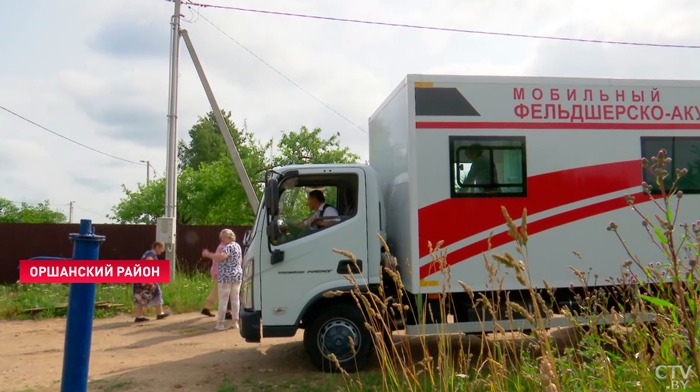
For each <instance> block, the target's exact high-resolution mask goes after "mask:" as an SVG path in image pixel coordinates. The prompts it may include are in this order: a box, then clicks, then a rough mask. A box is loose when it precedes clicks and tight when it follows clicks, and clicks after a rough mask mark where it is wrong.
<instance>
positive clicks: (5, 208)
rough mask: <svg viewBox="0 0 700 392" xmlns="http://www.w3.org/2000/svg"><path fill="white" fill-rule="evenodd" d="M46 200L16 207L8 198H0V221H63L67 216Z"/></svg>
mask: <svg viewBox="0 0 700 392" xmlns="http://www.w3.org/2000/svg"><path fill="white" fill-rule="evenodd" d="M50 205H51V204H50V203H49V201H48V200H44V202H43V203H38V204H37V205H35V206H33V205H29V204H27V203H22V204H21V205H20V207H17V206H16V205H15V203H13V202H12V201H10V200H7V199H4V198H0V223H65V222H66V221H67V220H68V218H67V217H66V215H65V214H63V213H62V212H58V211H54V210H52V209H51V207H50Z"/></svg>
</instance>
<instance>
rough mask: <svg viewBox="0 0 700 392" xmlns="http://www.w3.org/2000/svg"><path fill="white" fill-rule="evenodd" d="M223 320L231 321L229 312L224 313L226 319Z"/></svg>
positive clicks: (231, 317) (231, 316)
mask: <svg viewBox="0 0 700 392" xmlns="http://www.w3.org/2000/svg"><path fill="white" fill-rule="evenodd" d="M225 319H226V320H233V315H231V313H230V312H226V317H225Z"/></svg>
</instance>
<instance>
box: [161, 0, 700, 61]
mask: <svg viewBox="0 0 700 392" xmlns="http://www.w3.org/2000/svg"><path fill="white" fill-rule="evenodd" d="M166 1H169V2H172V1H173V0H166ZM187 4H188V5H191V6H195V7H201V8H214V9H223V10H230V11H241V12H252V13H259V14H269V15H279V16H291V17H296V18H306V19H318V20H326V21H333V22H345V23H359V24H367V25H376V26H388V27H400V28H408V29H420V30H435V31H445V32H452V33H465V34H480V35H495V36H503V37H515V38H530V39H544V40H554V41H568V42H584V43H596V44H609V45H630V46H648V47H657V48H678V49H700V45H679V44H656V43H648V42H630V41H608V40H599V39H586V38H570V37H557V36H549V35H535V34H517V33H503V32H497V31H483V30H468V29H457V28H448V27H437V26H422V25H414V24H406V23H391V22H380V21H370V20H362V19H349V18H336V17H330V16H321V15H309V14H297V13H291V12H280V11H267V10H259V9H252V8H241V7H232V6H224V5H215V4H205V3H195V2H192V1H189V2H188V3H187Z"/></svg>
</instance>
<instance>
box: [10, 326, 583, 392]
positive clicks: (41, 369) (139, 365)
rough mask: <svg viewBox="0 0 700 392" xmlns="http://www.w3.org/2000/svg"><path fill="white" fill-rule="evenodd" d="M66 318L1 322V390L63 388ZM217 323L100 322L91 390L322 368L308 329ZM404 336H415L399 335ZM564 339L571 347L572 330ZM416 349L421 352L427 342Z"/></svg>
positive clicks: (187, 384)
mask: <svg viewBox="0 0 700 392" xmlns="http://www.w3.org/2000/svg"><path fill="white" fill-rule="evenodd" d="M65 323H66V320H65V318H61V319H52V320H42V321H4V322H0V342H2V346H3V347H2V348H3V354H2V355H1V356H0V390H2V391H8V392H10V391H13V392H14V391H25V390H31V391H60V379H61V370H62V363H63V343H64V337H65ZM214 325H215V319H213V318H209V317H205V316H202V315H200V314H198V313H189V314H180V315H172V316H170V317H169V318H167V319H165V320H153V321H150V322H147V323H142V324H135V323H133V318H132V317H131V316H129V315H121V316H117V317H115V318H111V319H101V320H95V322H94V326H93V337H92V352H91V357H90V372H89V379H90V381H91V383H90V386H89V390H90V391H105V390H118V391H119V392H128V391H149V392H160V391H173V390H184V391H194V392H197V391H203V392H204V391H206V392H215V391H217V389H218V388H219V386H220V385H221V383H222V381H223V379H224V376H225V375H226V376H227V377H228V378H229V379H230V380H234V381H235V380H242V379H245V378H248V377H251V376H252V377H254V378H260V377H265V378H268V377H271V376H272V377H275V378H280V379H291V378H294V379H298V378H299V377H303V376H304V375H308V374H318V371H317V370H316V368H314V367H313V366H312V365H310V363H309V361H308V359H307V354H306V352H305V351H304V349H303V346H302V343H301V341H302V335H303V332H302V331H299V333H298V334H297V336H295V337H294V338H286V339H267V340H265V339H263V342H262V343H260V344H254V343H246V342H245V341H244V340H243V339H242V338H241V336H240V333H239V331H238V330H227V331H221V332H220V331H215V330H214V329H213V328H214ZM565 335H566V334H565ZM472 338H473V339H476V340H477V344H476V345H473V347H470V350H469V351H478V350H479V347H480V346H481V343H479V342H480V339H478V338H476V337H472ZM401 339H407V337H405V336H395V337H394V340H395V341H397V340H398V341H400V340H401ZM559 340H562V341H564V343H563V344H564V345H567V344H566V342H567V341H568V342H569V344H570V342H571V336H565V337H560V339H559ZM416 343H417V342H416ZM412 346H413V345H412ZM412 351H413V350H412ZM416 351H417V352H416V354H418V355H420V354H419V351H420V345H419V344H416ZM414 358H415V357H414ZM375 366H376V365H375ZM116 384H121V385H119V388H116V387H115V385H116ZM125 384H128V385H125ZM110 385H111V386H112V387H110Z"/></svg>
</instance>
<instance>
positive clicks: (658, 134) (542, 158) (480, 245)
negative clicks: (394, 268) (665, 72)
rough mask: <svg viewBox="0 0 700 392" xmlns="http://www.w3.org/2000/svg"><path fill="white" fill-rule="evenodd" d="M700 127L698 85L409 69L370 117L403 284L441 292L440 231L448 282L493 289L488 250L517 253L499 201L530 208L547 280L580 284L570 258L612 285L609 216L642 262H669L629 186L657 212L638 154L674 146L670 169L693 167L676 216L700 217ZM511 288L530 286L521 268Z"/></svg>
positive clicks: (537, 263)
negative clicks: (632, 203)
mask: <svg viewBox="0 0 700 392" xmlns="http://www.w3.org/2000/svg"><path fill="white" fill-rule="evenodd" d="M699 130H700V83H698V82H696V81H667V80H609V79H578V78H577V79H573V78H571V79H569V78H536V77H491V76H489V77H485V76H426V75H408V76H407V77H406V78H405V79H404V80H403V81H402V83H401V84H400V85H399V86H398V87H397V88H396V89H395V90H394V92H393V93H392V94H391V95H390V96H389V97H388V98H387V100H386V101H385V102H384V103H383V104H382V105H381V106H380V108H379V109H378V110H377V111H376V112H375V114H373V115H372V116H371V117H370V120H369V134H370V165H371V166H372V167H373V168H374V169H375V170H376V171H377V173H378V176H379V181H380V192H382V194H383V197H384V202H385V204H386V206H385V207H386V233H387V240H388V241H389V243H390V246H392V253H393V254H394V255H395V256H396V257H397V260H398V263H399V269H400V271H401V277H402V279H403V282H404V285H405V287H406V289H407V290H408V291H409V292H413V293H435V292H440V291H441V290H442V284H443V274H442V273H441V272H440V270H439V268H438V267H437V266H436V265H435V263H433V258H432V257H431V255H430V254H429V246H428V243H429V242H430V243H432V245H433V246H435V245H436V244H437V243H438V242H439V241H443V244H442V248H443V249H444V248H447V249H448V255H447V262H448V264H450V268H451V276H452V281H451V282H449V284H450V285H451V287H452V290H459V291H461V288H460V286H459V285H458V283H457V282H458V281H462V282H464V283H466V284H467V285H469V286H470V287H471V289H472V290H473V291H482V290H492V289H495V287H487V284H488V279H487V274H486V269H485V267H484V256H483V253H484V252H486V254H487V256H488V255H490V254H491V253H492V252H495V253H499V254H503V253H504V252H506V251H508V252H510V253H511V254H513V255H514V256H515V257H516V259H517V258H520V256H519V255H518V253H517V252H516V250H515V243H514V242H513V240H512V238H510V236H509V235H508V229H507V227H506V224H505V219H504V217H503V214H502V212H501V206H504V207H505V208H506V209H507V210H508V212H509V214H510V216H511V217H513V219H514V220H516V224H518V225H520V224H521V221H520V218H521V216H522V212H523V209H524V208H526V209H527V213H528V220H527V227H528V233H529V242H528V253H529V254H528V259H529V263H530V272H531V274H532V277H533V283H534V284H535V285H537V286H539V287H542V286H543V283H542V281H543V280H546V281H547V282H548V283H549V285H551V286H556V287H568V286H570V285H571V284H573V285H575V286H580V285H581V283H580V282H579V281H578V280H577V279H576V277H575V276H574V274H573V272H572V271H571V269H570V268H569V266H573V267H575V268H577V269H579V270H582V271H584V272H588V271H590V272H591V275H593V274H598V279H597V282H595V284H596V285H611V284H613V283H615V282H614V281H612V280H606V279H609V278H610V277H615V278H617V277H620V276H621V263H622V262H623V261H624V260H625V259H628V258H629V256H628V255H627V253H626V251H625V249H624V247H623V246H622V244H621V243H620V241H619V239H618V238H617V236H616V235H615V233H612V232H609V231H607V230H606V227H607V226H608V225H609V223H610V222H611V221H614V222H615V223H616V224H617V225H618V226H619V227H620V233H621V235H622V236H623V238H624V239H625V240H626V241H627V245H628V246H629V247H630V248H631V250H632V251H633V252H634V253H635V254H636V255H639V256H640V257H641V260H642V261H644V262H646V263H651V262H654V263H656V262H663V261H664V256H663V254H662V253H661V251H659V250H658V248H656V246H655V245H654V244H653V243H652V242H651V241H649V238H648V236H647V233H646V230H645V229H644V227H643V226H642V225H641V218H640V217H639V216H638V215H637V214H636V213H635V212H634V211H632V210H631V209H630V208H629V206H628V205H627V202H626V200H625V195H626V194H629V195H633V196H634V197H635V200H636V204H637V205H638V207H639V208H640V210H641V211H642V212H643V213H644V214H645V215H648V216H651V217H653V214H654V213H658V212H659V210H658V208H657V207H656V206H655V205H654V203H651V202H649V198H648V196H646V195H644V194H643V193H642V187H641V184H642V181H646V182H648V183H650V184H652V183H654V179H653V178H652V177H651V176H649V175H647V174H644V173H643V170H642V167H641V162H640V160H641V159H642V158H643V157H646V158H648V159H650V158H651V157H652V156H655V155H656V154H657V153H658V152H659V150H660V149H661V148H665V149H666V150H667V151H668V152H669V154H671V156H672V157H673V158H674V161H673V162H674V164H675V165H676V166H675V167H673V168H671V173H672V174H671V176H673V175H674V174H673V170H675V168H679V169H680V168H687V169H688V170H689V174H688V176H686V178H685V179H684V182H683V186H682V187H681V189H682V190H683V191H684V193H685V195H686V196H685V197H684V199H683V201H682V208H681V211H680V214H681V216H680V218H679V223H681V222H686V223H690V222H691V221H695V220H696V219H698V217H700V197H698V195H697V194H698V193H700V172H699V171H700V132H699ZM475 146H480V147H481V148H476V147H475ZM472 168H473V169H474V170H473V171H470V170H471V169H472ZM494 178H497V179H498V180H497V183H495V182H494V181H493V179H494ZM475 179H476V184H475V183H474V181H475ZM470 184H471V185H470ZM480 185H482V186H480ZM496 185H497V186H496ZM657 197H658V196H657ZM491 234H492V237H491V239H490V243H491V251H489V252H487V250H488V248H489V237H490V235H491ZM575 251H576V252H578V253H580V256H581V257H580V258H579V257H578V256H577V255H576V254H575V253H574V252H575ZM489 261H493V259H491V258H490V256H489ZM588 284H589V285H592V284H594V282H593V277H591V281H590V282H589V283H588ZM503 285H504V287H503V289H521V288H522V285H520V284H519V283H518V282H517V281H516V279H515V275H514V274H513V273H511V274H509V275H508V276H506V279H505V281H504V283H503Z"/></svg>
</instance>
